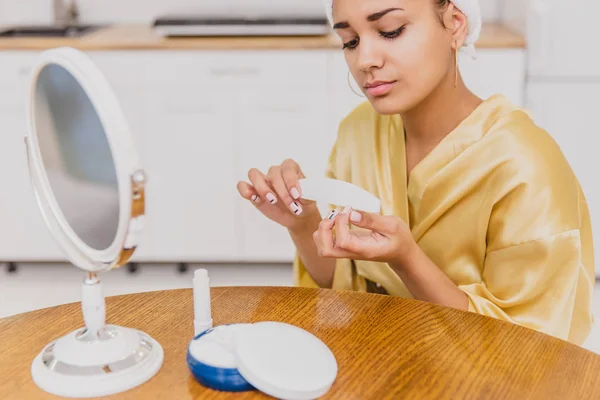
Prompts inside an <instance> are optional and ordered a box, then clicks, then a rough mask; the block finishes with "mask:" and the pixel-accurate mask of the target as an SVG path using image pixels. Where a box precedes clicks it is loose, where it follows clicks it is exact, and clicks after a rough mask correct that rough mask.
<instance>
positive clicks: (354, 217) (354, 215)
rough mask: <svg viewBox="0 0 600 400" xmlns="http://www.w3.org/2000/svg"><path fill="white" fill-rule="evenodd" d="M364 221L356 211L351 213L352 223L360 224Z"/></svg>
mask: <svg viewBox="0 0 600 400" xmlns="http://www.w3.org/2000/svg"><path fill="white" fill-rule="evenodd" d="M361 219H362V215H361V214H360V213H358V212H356V211H352V212H351V213H350V221H352V222H360V220H361Z"/></svg>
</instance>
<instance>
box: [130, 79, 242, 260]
mask: <svg viewBox="0 0 600 400" xmlns="http://www.w3.org/2000/svg"><path fill="white" fill-rule="evenodd" d="M146 94H147V107H146V108H145V112H146V117H147V119H146V122H147V131H146V132H145V135H146V137H145V138H144V144H143V149H144V153H145V160H146V162H145V165H144V167H145V169H146V172H147V174H148V187H147V196H148V197H147V199H148V202H147V209H146V211H147V223H146V229H147V235H146V237H145V238H144V241H145V242H143V243H142V245H141V246H140V249H142V246H143V247H144V249H145V250H146V251H145V252H144V253H143V254H146V255H150V254H151V255H152V259H153V260H157V259H158V260H163V261H168V260H172V261H194V260H211V261H225V260H230V259H232V258H233V259H235V258H236V256H237V243H236V239H235V232H236V228H237V229H239V226H238V225H237V224H236V221H235V200H236V188H235V179H234V153H233V149H234V142H233V135H232V134H233V126H234V122H235V119H234V118H232V115H231V110H230V107H229V105H230V104H231V101H230V99H229V96H227V93H225V92H223V91H222V88H219V87H215V86H212V85H210V84H205V85H199V84H193V85H164V84H159V85H152V86H149V87H148V88H147V92H146ZM143 258H146V257H143Z"/></svg>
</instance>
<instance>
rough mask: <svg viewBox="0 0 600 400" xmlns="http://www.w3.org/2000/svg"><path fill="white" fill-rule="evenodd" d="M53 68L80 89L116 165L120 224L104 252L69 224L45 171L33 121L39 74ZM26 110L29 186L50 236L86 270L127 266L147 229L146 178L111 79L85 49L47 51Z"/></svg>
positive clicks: (35, 75) (35, 72) (35, 69)
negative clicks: (108, 79)
mask: <svg viewBox="0 0 600 400" xmlns="http://www.w3.org/2000/svg"><path fill="white" fill-rule="evenodd" d="M50 64H55V65H58V66H60V67H62V68H64V69H65V70H67V71H68V72H69V73H70V74H71V75H72V76H73V78H74V79H75V80H76V81H77V82H78V83H79V84H80V85H81V86H82V88H83V90H84V91H85V93H86V94H87V96H88V98H89V99H90V102H91V103H92V105H93V107H94V109H95V110H96V112H97V114H98V117H99V119H100V122H101V124H102V127H103V128H104V132H105V134H106V138H107V140H108V144H109V148H110V150H111V153H112V157H113V160H114V163H115V165H114V167H115V171H116V175H117V186H118V192H119V223H118V227H117V233H116V235H115V238H114V239H113V242H112V243H111V245H110V246H109V247H107V248H106V249H103V250H98V249H94V248H92V247H90V246H89V245H87V244H86V243H85V242H84V241H83V240H82V239H81V238H80V237H79V236H78V235H77V234H76V233H75V231H74V230H73V228H72V227H71V226H70V225H69V223H68V221H67V219H66V218H65V216H64V214H63V212H62V210H61V208H60V206H59V204H58V202H57V200H56V198H55V196H54V193H53V191H52V188H51V185H50V181H49V179H48V175H47V173H46V170H45V167H44V163H43V159H42V154H41V151H40V148H39V142H38V134H39V133H38V132H37V124H36V120H35V116H36V114H35V111H36V93H37V83H38V78H39V74H40V72H41V71H42V70H43V68H44V67H46V66H47V65H50ZM26 108H27V124H28V132H27V133H26V135H25V146H26V151H27V160H28V166H29V173H30V178H31V184H32V186H33V189H34V193H35V197H36V201H37V203H38V207H39V208H40V211H41V213H42V216H43V218H44V221H45V223H46V225H47V227H48V229H49V231H50V233H51V235H52V237H53V238H54V239H55V241H56V242H57V243H58V244H59V246H60V247H61V248H62V250H63V252H64V253H65V254H66V255H67V257H68V259H69V260H70V261H71V262H72V263H73V264H75V265H76V266H77V267H79V268H81V269H83V270H86V271H88V272H102V271H106V270H111V269H114V268H118V267H120V266H121V265H123V264H125V263H126V262H127V261H128V260H129V259H130V258H131V256H132V255H133V253H134V251H135V249H136V248H137V246H138V244H139V242H140V239H141V233H142V231H143V229H144V219H145V186H146V174H145V172H144V170H143V169H142V167H141V165H140V162H139V159H138V156H137V153H136V150H135V146H134V142H133V138H132V137H131V134H130V131H129V127H128V125H127V121H126V119H125V116H124V115H123V112H122V110H121V108H120V106H119V103H118V100H117V98H116V96H115V95H114V93H113V92H112V90H111V88H110V85H109V83H108V81H107V80H106V78H105V77H104V76H103V74H102V73H101V72H100V70H99V69H98V68H97V67H96V66H95V65H94V63H93V62H92V60H91V59H90V58H89V56H88V55H87V54H85V53H83V52H82V51H80V50H76V49H74V48H71V47H60V48H55V49H51V50H46V51H44V52H43V53H42V54H41V56H40V58H39V59H38V61H37V62H36V64H35V65H34V67H33V69H32V72H31V76H30V88H29V92H28V97H27V104H26Z"/></svg>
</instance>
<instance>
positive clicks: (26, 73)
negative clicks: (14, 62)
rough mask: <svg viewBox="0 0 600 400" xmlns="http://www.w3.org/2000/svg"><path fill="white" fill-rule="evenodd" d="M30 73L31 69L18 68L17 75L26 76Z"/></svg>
mask: <svg viewBox="0 0 600 400" xmlns="http://www.w3.org/2000/svg"><path fill="white" fill-rule="evenodd" d="M30 71H31V67H19V75H20V76H27V75H29V72H30Z"/></svg>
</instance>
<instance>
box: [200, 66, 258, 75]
mask: <svg viewBox="0 0 600 400" xmlns="http://www.w3.org/2000/svg"><path fill="white" fill-rule="evenodd" d="M210 74H211V75H214V76H256V75H259V74H260V69H258V68H227V67H224V68H211V69H210Z"/></svg>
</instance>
